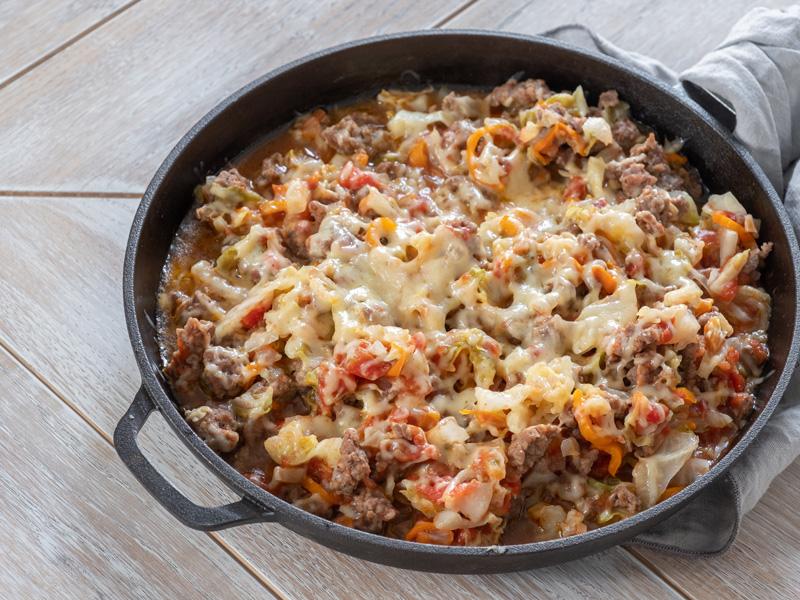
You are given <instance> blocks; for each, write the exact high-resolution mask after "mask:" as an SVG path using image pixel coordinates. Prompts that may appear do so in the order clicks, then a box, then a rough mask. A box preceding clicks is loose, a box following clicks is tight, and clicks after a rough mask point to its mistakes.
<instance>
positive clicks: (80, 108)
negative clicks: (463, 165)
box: [0, 0, 461, 192]
mask: <svg viewBox="0 0 800 600" xmlns="http://www.w3.org/2000/svg"><path fill="white" fill-rule="evenodd" d="M460 4H461V0H443V1H441V2H415V1H414V0H393V1H391V2H384V3H381V4H379V5H378V4H375V3H372V2H363V1H362V2H358V1H355V0H349V1H332V0H326V1H319V2H313V3H310V2H270V3H268V4H264V3H262V2H259V1H256V0H237V1H232V2H226V3H225V6H224V9H223V8H222V7H221V5H220V3H219V2H217V0H201V1H193V0H169V1H162V0H142V1H141V2H140V3H138V4H136V5H135V6H133V7H131V8H130V9H129V10H127V11H125V13H124V14H123V15H120V17H118V18H116V19H114V20H113V21H111V22H110V23H108V24H107V25H105V26H104V27H101V28H100V29H98V30H97V31H95V32H93V33H92V34H91V35H89V36H87V37H86V38H84V39H82V40H80V41H79V42H78V43H76V44H75V45H73V46H71V47H70V48H68V49H67V50H65V51H64V52H62V53H60V54H58V55H57V56H55V57H53V58H52V59H51V60H49V61H47V63H45V64H43V65H41V66H40V67H39V68H37V69H36V71H37V73H36V76H35V77H23V78H22V79H20V80H18V81H15V82H14V83H12V84H11V85H9V86H8V87H6V88H5V89H3V90H0V105H2V106H3V111H1V112H0V145H2V146H3V147H7V148H12V147H13V148H14V152H13V153H8V156H7V157H6V160H5V161H4V168H3V169H2V172H0V189H6V190H7V189H15V190H69V191H97V190H101V191H105V192H112V191H113V192H136V191H142V190H144V187H145V186H146V184H147V182H148V180H149V179H150V177H151V176H152V174H153V172H154V171H155V169H156V167H157V166H158V164H159V163H160V162H161V160H162V159H163V158H164V156H166V154H167V152H168V151H169V150H170V149H171V148H172V146H173V145H174V144H175V143H176V142H177V141H178V139H179V138H180V136H181V135H183V134H184V133H185V132H186V131H187V130H188V129H189V127H190V126H191V125H192V124H193V123H194V122H195V121H197V120H198V119H199V118H200V117H201V116H202V115H203V114H205V113H206V112H207V111H208V110H210V109H211V108H212V107H213V106H214V105H215V104H217V103H218V102H219V101H220V100H222V99H223V98H225V96H227V95H228V94H230V93H231V92H233V91H235V90H236V89H238V88H239V87H241V86H242V85H244V84H245V83H247V82H249V81H251V80H253V79H255V78H256V77H258V76H260V75H263V74H264V73H266V72H268V71H269V70H270V69H272V68H275V67H277V66H279V65H281V64H283V63H285V62H287V61H290V60H292V59H294V58H298V57H300V56H303V55H305V54H307V53H309V52H312V51H314V50H319V49H321V48H324V47H326V46H331V45H333V44H336V43H339V42H343V41H345V40H348V39H355V38H359V37H366V36H368V35H375V34H378V33H384V32H388V31H395V30H399V29H411V28H416V27H427V26H430V25H432V24H433V23H435V22H437V21H439V20H441V19H442V18H444V17H446V16H447V15H449V14H450V13H452V12H453V10H455V9H456V8H457V7H458V6H459V5H460Z"/></svg>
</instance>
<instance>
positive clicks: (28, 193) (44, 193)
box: [0, 190, 142, 200]
mask: <svg viewBox="0 0 800 600" xmlns="http://www.w3.org/2000/svg"><path fill="white" fill-rule="evenodd" d="M0 197H26V198H29V197H31V198H59V197H61V198H130V199H134V200H138V199H140V198H141V197H142V193H141V192H92V191H88V192H70V191H65V192H59V191H52V190H0Z"/></svg>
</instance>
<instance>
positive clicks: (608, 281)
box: [592, 265, 617, 294]
mask: <svg viewBox="0 0 800 600" xmlns="http://www.w3.org/2000/svg"><path fill="white" fill-rule="evenodd" d="M592 275H593V276H594V278H595V279H596V280H597V281H599V282H600V285H602V286H603V291H604V292H605V293H606V294H613V293H614V291H615V290H616V289H617V278H616V277H614V275H612V274H611V272H610V271H609V270H608V269H606V268H605V267H602V266H600V265H593V266H592Z"/></svg>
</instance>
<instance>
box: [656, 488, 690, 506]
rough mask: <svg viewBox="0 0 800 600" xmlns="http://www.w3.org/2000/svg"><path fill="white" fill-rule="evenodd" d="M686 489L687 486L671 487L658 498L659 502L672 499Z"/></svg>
mask: <svg viewBox="0 0 800 600" xmlns="http://www.w3.org/2000/svg"><path fill="white" fill-rule="evenodd" d="M685 487H686V486H685V485H673V486H671V487H668V488H667V489H665V490H664V493H663V494H661V495H660V496H659V497H658V501H659V502H663V501H664V500H666V499H667V498H672V496H674V495H675V494H677V493H678V492H680V491H681V490H682V489H683V488H685Z"/></svg>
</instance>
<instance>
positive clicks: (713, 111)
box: [676, 81, 736, 133]
mask: <svg viewBox="0 0 800 600" xmlns="http://www.w3.org/2000/svg"><path fill="white" fill-rule="evenodd" d="M676 88H677V89H678V91H679V92H681V93H683V94H685V95H686V96H689V98H691V99H692V100H694V101H695V102H697V103H698V104H699V105H700V106H702V107H703V109H705V111H706V112H707V113H708V114H710V115H711V116H712V117H714V118H715V119H716V120H717V122H718V123H719V124H720V125H722V126H723V127H724V128H725V129H727V130H728V131H729V132H730V133H733V131H734V129H736V112H735V111H734V110H733V108H731V106H730V105H729V104H728V103H727V102H725V100H723V99H722V98H720V97H719V96H717V95H716V94H712V93H711V92H709V91H708V90H706V89H704V88H702V87H700V86H699V85H697V84H695V83H692V82H691V81H681V82H680V83H679V84H678V85H677V86H676Z"/></svg>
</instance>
